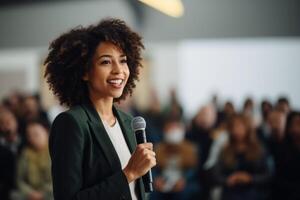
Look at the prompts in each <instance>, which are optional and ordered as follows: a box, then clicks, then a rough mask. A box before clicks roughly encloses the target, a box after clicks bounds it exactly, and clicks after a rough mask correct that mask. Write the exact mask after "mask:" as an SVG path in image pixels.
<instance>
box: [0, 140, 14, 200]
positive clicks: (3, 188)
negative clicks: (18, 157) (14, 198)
mask: <svg viewBox="0 0 300 200" xmlns="http://www.w3.org/2000/svg"><path fill="white" fill-rule="evenodd" d="M15 166H16V165H15V156H14V155H13V153H12V152H11V151H9V150H8V149H7V148H5V147H3V146H0V199H1V200H2V199H3V200H7V199H9V194H10V192H11V191H12V189H13V188H14V180H15Z"/></svg>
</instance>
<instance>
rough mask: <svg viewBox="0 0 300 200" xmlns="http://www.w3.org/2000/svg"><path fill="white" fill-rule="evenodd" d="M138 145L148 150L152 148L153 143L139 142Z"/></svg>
mask: <svg viewBox="0 0 300 200" xmlns="http://www.w3.org/2000/svg"><path fill="white" fill-rule="evenodd" d="M138 147H139V148H143V149H144V148H146V149H149V150H153V144H152V143H150V142H147V143H142V144H139V145H138Z"/></svg>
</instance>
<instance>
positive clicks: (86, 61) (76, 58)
mask: <svg viewBox="0 0 300 200" xmlns="http://www.w3.org/2000/svg"><path fill="white" fill-rule="evenodd" d="M101 42H111V43H113V44H114V45H116V46H118V47H119V48H121V49H122V51H123V52H124V53H125V55H126V57H127V64H128V68H129V71H130V75H129V77H128V81H127V83H126V85H125V87H124V90H123V93H122V95H121V96H120V97H119V98H117V99H114V101H120V100H121V99H125V98H126V96H127V95H131V94H132V91H133V88H134V87H135V81H136V80H138V75H139V67H141V66H142V64H141V61H142V58H141V50H142V49H144V45H143V43H142V38H141V36H139V35H138V34H137V33H136V32H133V31H132V30H131V29H130V28H129V27H128V26H127V25H126V24H125V22H124V21H122V20H119V19H111V18H110V19H105V20H102V21H100V23H99V24H97V25H91V26H89V27H87V28H84V27H81V26H79V27H76V28H74V29H72V30H70V31H69V32H67V33H64V34H62V35H61V36H59V37H58V38H57V39H55V40H54V41H53V42H52V43H51V44H50V46H49V54H48V56H47V58H46V60H45V62H44V64H45V65H46V71H45V74H44V77H45V78H46V79H47V83H48V84H49V87H50V89H51V90H52V91H53V93H54V95H56V96H57V97H58V99H59V101H60V104H62V105H67V106H69V107H71V106H75V105H78V104H81V103H83V102H84V101H85V100H86V99H87V97H88V87H87V83H86V82H85V81H83V80H82V77H83V75H84V74H85V73H86V72H88V71H89V70H90V69H91V67H92V58H93V56H94V53H95V51H96V48H97V46H98V45H99V44H100V43H101Z"/></svg>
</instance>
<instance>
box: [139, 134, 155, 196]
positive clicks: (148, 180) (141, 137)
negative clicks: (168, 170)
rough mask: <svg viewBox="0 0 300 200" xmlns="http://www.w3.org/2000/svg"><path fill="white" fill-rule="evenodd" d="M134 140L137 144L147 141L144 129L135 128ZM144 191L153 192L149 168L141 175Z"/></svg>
mask: <svg viewBox="0 0 300 200" xmlns="http://www.w3.org/2000/svg"><path fill="white" fill-rule="evenodd" d="M135 135H136V141H137V143H138V144H142V143H147V138H146V132H145V130H137V131H135ZM142 179H143V183H144V187H145V192H147V193H149V192H153V178H152V172H151V169H150V170H149V171H148V172H147V173H146V174H145V175H144V176H143V177H142Z"/></svg>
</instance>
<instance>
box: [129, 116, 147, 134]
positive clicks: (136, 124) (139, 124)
mask: <svg viewBox="0 0 300 200" xmlns="http://www.w3.org/2000/svg"><path fill="white" fill-rule="evenodd" d="M131 127H132V129H133V131H137V130H145V129H146V121H145V119H144V118H143V117H140V116H138V117H134V118H133V119H132V121H131Z"/></svg>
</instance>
